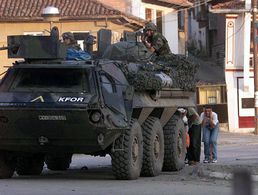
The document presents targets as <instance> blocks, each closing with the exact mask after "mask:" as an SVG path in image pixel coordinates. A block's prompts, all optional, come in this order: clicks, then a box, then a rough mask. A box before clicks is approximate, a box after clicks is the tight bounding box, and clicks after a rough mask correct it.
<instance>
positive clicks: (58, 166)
mask: <svg viewBox="0 0 258 195" xmlns="http://www.w3.org/2000/svg"><path fill="white" fill-rule="evenodd" d="M45 162H46V164H47V168H48V169H50V170H52V171H65V170H67V169H68V168H69V167H70V164H71V162H72V154H61V155H60V154H51V155H46V158H45Z"/></svg>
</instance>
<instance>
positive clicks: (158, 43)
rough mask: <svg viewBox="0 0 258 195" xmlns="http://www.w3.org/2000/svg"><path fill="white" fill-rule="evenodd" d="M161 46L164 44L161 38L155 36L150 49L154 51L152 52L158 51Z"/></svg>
mask: <svg viewBox="0 0 258 195" xmlns="http://www.w3.org/2000/svg"><path fill="white" fill-rule="evenodd" d="M163 45H164V42H163V40H162V37H159V36H156V37H155V38H154V39H153V43H152V47H153V48H154V49H155V50H154V51H158V50H159V49H160V48H161V47H162V46H163Z"/></svg>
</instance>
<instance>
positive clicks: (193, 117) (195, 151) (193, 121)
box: [187, 107, 201, 165]
mask: <svg viewBox="0 0 258 195" xmlns="http://www.w3.org/2000/svg"><path fill="white" fill-rule="evenodd" d="M187 114H188V125H189V131H188V134H189V136H190V146H189V148H188V149H187V158H188V163H189V165H195V164H197V163H199V162H200V156H201V121H200V117H199V115H198V113H197V112H196V110H195V109H194V108H192V107H190V108H188V112H187Z"/></svg>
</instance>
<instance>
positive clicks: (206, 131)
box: [203, 127, 210, 161]
mask: <svg viewBox="0 0 258 195" xmlns="http://www.w3.org/2000/svg"><path fill="white" fill-rule="evenodd" d="M203 142H204V160H205V161H206V160H207V161H208V160H209V158H210V130H209V129H208V128H207V127H204V128H203Z"/></svg>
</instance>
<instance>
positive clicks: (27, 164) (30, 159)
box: [16, 154, 44, 175]
mask: <svg viewBox="0 0 258 195" xmlns="http://www.w3.org/2000/svg"><path fill="white" fill-rule="evenodd" d="M43 166H44V155H42V154H37V155H32V156H19V157H18V158H17V165H16V173H17V174H18V175H40V174H41V172H42V170H43Z"/></svg>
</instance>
